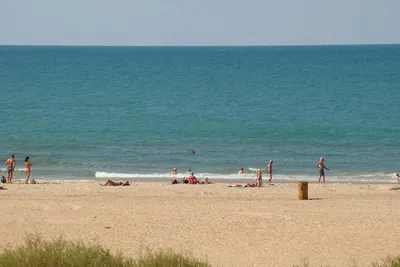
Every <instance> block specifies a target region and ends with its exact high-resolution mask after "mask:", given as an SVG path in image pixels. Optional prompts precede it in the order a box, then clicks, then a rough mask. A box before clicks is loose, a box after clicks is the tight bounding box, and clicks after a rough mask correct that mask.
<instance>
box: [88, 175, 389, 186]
mask: <svg viewBox="0 0 400 267" xmlns="http://www.w3.org/2000/svg"><path fill="white" fill-rule="evenodd" d="M195 175H196V177H197V178H204V177H208V178H210V179H215V180H238V181H239V180H251V179H254V180H255V179H256V177H255V174H254V173H245V174H217V173H195ZM187 176H188V174H185V173H182V174H179V173H178V174H176V175H172V174H169V173H111V172H96V173H95V177H96V178H107V179H111V178H114V179H118V178H120V179H125V178H126V179H135V178H136V179H144V180H158V179H159V180H165V179H170V178H172V177H176V178H177V179H181V178H183V177H187ZM267 177H268V176H267V175H264V179H266V178H267ZM273 178H274V181H277V182H297V181H308V182H316V181H317V179H318V176H317V175H292V174H274V176H273ZM326 180H327V181H328V182H341V183H344V182H345V183H393V182H397V178H396V177H395V174H393V173H371V174H358V175H351V174H345V175H328V176H327V177H326Z"/></svg>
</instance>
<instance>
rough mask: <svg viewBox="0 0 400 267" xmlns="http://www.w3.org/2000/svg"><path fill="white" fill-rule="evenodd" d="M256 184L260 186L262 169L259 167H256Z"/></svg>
mask: <svg viewBox="0 0 400 267" xmlns="http://www.w3.org/2000/svg"><path fill="white" fill-rule="evenodd" d="M256 185H257V186H258V187H261V185H262V170H261V169H258V171H257V180H256Z"/></svg>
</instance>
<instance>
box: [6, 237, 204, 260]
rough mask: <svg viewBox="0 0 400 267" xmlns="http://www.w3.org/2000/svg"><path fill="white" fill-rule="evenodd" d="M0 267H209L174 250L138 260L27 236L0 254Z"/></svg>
mask: <svg viewBox="0 0 400 267" xmlns="http://www.w3.org/2000/svg"><path fill="white" fill-rule="evenodd" d="M0 266H1V267H54V266H59V267H64V266H65V267H156V266H157V267H164V266H165V267H167V266H168V267H170V266H176V267H210V266H211V265H209V264H208V263H207V262H204V261H200V260H197V259H195V258H193V257H191V256H190V255H184V254H180V253H175V252H173V251H171V250H166V251H156V252H153V251H151V250H147V251H146V253H144V254H142V255H140V256H139V257H138V258H137V259H133V258H129V257H124V256H123V255H122V254H121V253H111V252H110V251H109V250H107V249H104V248H102V247H100V246H99V245H87V244H84V243H83V242H71V241H67V240H65V239H64V238H62V237H59V238H56V239H54V240H52V241H45V240H43V239H42V238H41V237H40V236H37V235H36V236H28V237H27V238H26V239H25V243H24V244H23V245H21V246H18V247H16V248H12V249H5V250H4V251H3V252H2V253H1V254H0Z"/></svg>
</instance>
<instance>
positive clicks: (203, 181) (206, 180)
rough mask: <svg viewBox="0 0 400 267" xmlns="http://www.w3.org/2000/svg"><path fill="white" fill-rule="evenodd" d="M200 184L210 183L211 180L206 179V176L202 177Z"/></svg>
mask: <svg viewBox="0 0 400 267" xmlns="http://www.w3.org/2000/svg"><path fill="white" fill-rule="evenodd" d="M201 184H212V182H210V180H209V179H208V177H206V178H204V179H203V180H202V181H201Z"/></svg>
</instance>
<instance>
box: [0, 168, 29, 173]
mask: <svg viewBox="0 0 400 267" xmlns="http://www.w3.org/2000/svg"><path fill="white" fill-rule="evenodd" d="M0 171H1V172H7V168H0ZM14 171H16V172H24V171H25V168H17V169H15V170H14Z"/></svg>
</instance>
